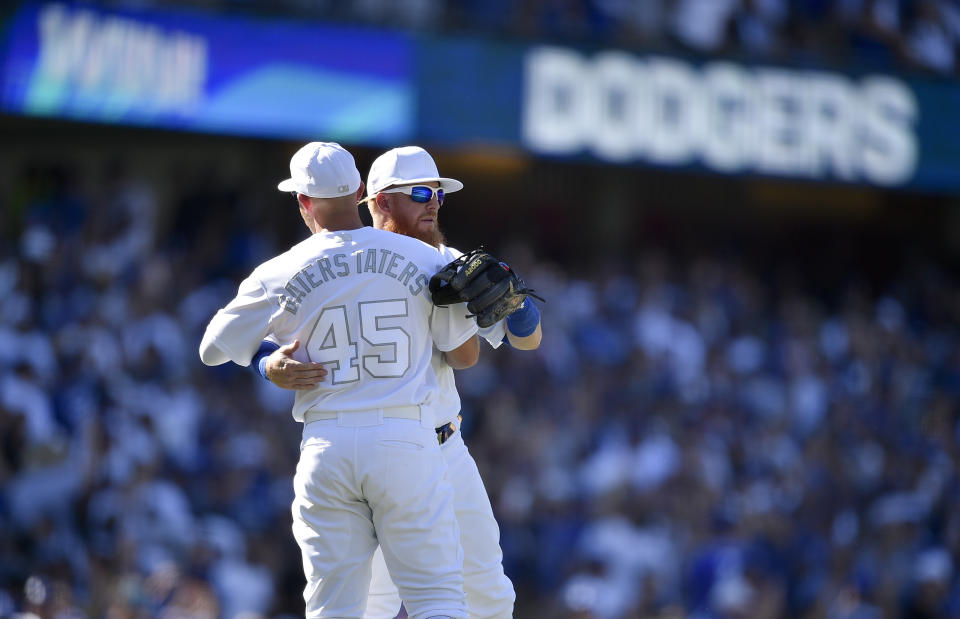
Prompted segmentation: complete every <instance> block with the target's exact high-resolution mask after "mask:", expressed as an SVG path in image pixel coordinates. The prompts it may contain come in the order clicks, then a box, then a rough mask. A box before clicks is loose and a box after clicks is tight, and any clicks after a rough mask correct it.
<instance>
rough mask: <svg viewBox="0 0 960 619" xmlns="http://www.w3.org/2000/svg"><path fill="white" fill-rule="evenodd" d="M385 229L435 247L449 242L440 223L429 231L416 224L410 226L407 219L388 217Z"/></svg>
mask: <svg viewBox="0 0 960 619" xmlns="http://www.w3.org/2000/svg"><path fill="white" fill-rule="evenodd" d="M383 229H384V230H386V231H388V232H396V233H397V234H402V235H404V236H409V237H411V238H415V239H417V240H420V241H423V242H424V243H426V244H428V245H433V246H434V247H440V245H446V244H447V239H446V237H445V236H444V235H443V232H441V231H440V226H439V225H434V227H433V229H432V230H430V231H429V232H421V231H420V229H419V228H417V227H416V226H409V225H407V222H405V221H398V220H396V219H387V220H384V222H383Z"/></svg>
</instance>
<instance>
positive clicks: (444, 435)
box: [437, 415, 463, 445]
mask: <svg viewBox="0 0 960 619" xmlns="http://www.w3.org/2000/svg"><path fill="white" fill-rule="evenodd" d="M457 421H458V422H462V421H463V415H457ZM456 433H457V426H456V425H454V423H453V422H452V421H451V422H450V423H448V424H447V425H445V426H440V427H439V428H437V441H439V442H440V444H441V445H443V444H444V443H446V442H447V440H448V439H449V438H450V437H451V436H453V435H454V434H456Z"/></svg>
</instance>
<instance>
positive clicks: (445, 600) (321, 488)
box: [292, 412, 467, 619]
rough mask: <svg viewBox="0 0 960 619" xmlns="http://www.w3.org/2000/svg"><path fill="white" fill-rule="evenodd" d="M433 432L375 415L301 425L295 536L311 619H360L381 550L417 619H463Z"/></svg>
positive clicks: (447, 493) (456, 545)
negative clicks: (373, 565) (376, 553)
mask: <svg viewBox="0 0 960 619" xmlns="http://www.w3.org/2000/svg"><path fill="white" fill-rule="evenodd" d="M445 471H446V465H445V464H444V461H443V456H442V455H441V453H440V446H439V445H438V444H437V438H436V434H435V432H434V430H433V428H431V427H428V428H424V427H422V425H421V422H420V421H417V420H411V419H393V418H384V417H383V416H382V414H377V413H376V412H374V413H373V414H370V413H368V412H360V413H355V412H351V413H341V414H340V415H339V417H338V419H330V420H321V421H313V422H311V423H307V424H305V425H304V429H303V441H302V443H301V446H300V461H299V463H298V464H297V472H296V475H295V476H294V483H293V486H294V501H293V506H292V512H293V534H294V538H295V539H296V540H297V543H298V544H299V545H300V550H301V553H302V555H303V569H304V574H305V575H306V579H307V585H306V587H305V588H304V592H303V597H304V601H305V602H306V616H307V617H308V618H313V617H318V618H319V617H338V618H357V619H359V618H360V617H362V616H363V612H364V608H365V606H366V598H367V591H368V588H369V584H370V570H371V568H370V563H371V558H372V556H373V553H374V550H375V549H376V547H377V544H378V542H379V544H380V547H381V548H382V550H383V557H384V560H385V562H386V564H387V565H388V566H389V568H390V573H391V574H393V575H394V582H396V584H397V587H398V588H399V591H400V594H401V595H402V596H403V599H404V600H406V602H407V611H408V613H409V616H410V617H411V619H426V618H428V617H438V616H444V617H452V618H456V619H466V617H467V613H466V603H465V600H464V593H463V576H462V569H463V552H462V550H461V548H460V529H459V528H458V526H457V521H456V517H455V515H454V509H453V489H452V488H451V486H450V484H449V482H448V481H447V480H446V479H445V478H444V473H445Z"/></svg>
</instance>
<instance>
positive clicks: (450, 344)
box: [430, 303, 477, 352]
mask: <svg viewBox="0 0 960 619" xmlns="http://www.w3.org/2000/svg"><path fill="white" fill-rule="evenodd" d="M468 314H470V312H469V311H467V304H466V303H457V304H456V305H447V306H444V307H434V308H433V313H432V314H431V315H430V333H431V335H432V336H433V343H434V344H435V345H436V347H437V350H439V351H440V352H448V351H451V350H453V349H455V348H457V347H458V346H460V345H461V344H463V343H464V342H466V341H467V340H468V339H470V338H471V337H472V336H473V335H474V334H475V333H476V332H477V321H476V320H475V319H474V318H467V315H468Z"/></svg>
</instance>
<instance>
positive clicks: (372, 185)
mask: <svg viewBox="0 0 960 619" xmlns="http://www.w3.org/2000/svg"><path fill="white" fill-rule="evenodd" d="M434 181H436V182H439V183H440V187H441V188H443V190H444V191H445V192H447V193H453V192H454V191H460V190H461V189H463V183H461V182H460V181H458V180H456V179H454V178H444V177H442V176H440V172H438V171H437V164H436V163H435V162H434V161H433V157H431V156H430V153H428V152H427V151H425V150H423V149H422V148H420V147H419V146H401V147H400V148H394V149H392V150H388V151H387V152H385V153H383V154H382V155H380V156H379V157H377V158H376V159H375V160H374V162H373V165H372V166H370V174H368V175H367V195H370V196H372V195H375V194H377V193H379V192H380V191H383V190H384V189H386V188H387V187H390V186H391V185H410V184H413V183H430V182H434Z"/></svg>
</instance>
